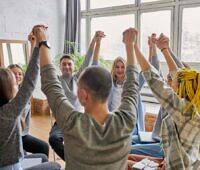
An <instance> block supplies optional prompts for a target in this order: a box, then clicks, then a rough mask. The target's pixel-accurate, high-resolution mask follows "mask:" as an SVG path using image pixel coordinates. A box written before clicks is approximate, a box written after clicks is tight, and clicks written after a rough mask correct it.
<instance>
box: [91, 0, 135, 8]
mask: <svg viewBox="0 0 200 170" xmlns="http://www.w3.org/2000/svg"><path fill="white" fill-rule="evenodd" d="M133 3H135V1H134V0H123V1H122V0H91V1H90V4H91V8H104V7H111V6H119V5H127V4H133Z"/></svg>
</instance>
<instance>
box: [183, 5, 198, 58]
mask: <svg viewBox="0 0 200 170" xmlns="http://www.w3.org/2000/svg"><path fill="white" fill-rule="evenodd" d="M199 16H200V7H196V8H185V9H183V20H182V43H181V44H182V46H181V58H182V60H183V61H186V62H200V57H199V54H200V31H199V30H200V20H199Z"/></svg>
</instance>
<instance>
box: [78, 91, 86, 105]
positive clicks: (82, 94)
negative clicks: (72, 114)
mask: <svg viewBox="0 0 200 170" xmlns="http://www.w3.org/2000/svg"><path fill="white" fill-rule="evenodd" d="M78 98H79V101H80V103H81V105H82V106H85V105H86V103H87V100H88V93H87V91H86V90H85V89H83V88H78Z"/></svg>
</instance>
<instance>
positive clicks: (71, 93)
mask: <svg viewBox="0 0 200 170" xmlns="http://www.w3.org/2000/svg"><path fill="white" fill-rule="evenodd" d="M97 37H98V34H97V33H96V34H95V35H94V37H93V39H92V41H91V43H90V46H89V49H88V52H87V54H86V58H85V60H84V62H83V64H82V65H81V67H80V69H79V70H78V71H77V72H76V73H75V74H73V72H74V61H73V58H72V56H71V55H70V54H65V55H63V56H62V57H61V59H60V70H61V72H62V75H61V76H59V80H60V81H61V85H62V87H63V89H64V92H65V95H66V96H67V98H68V100H69V102H70V103H71V104H72V105H73V106H74V108H75V109H76V110H77V111H83V107H82V106H81V104H80V102H79V101H78V97H77V80H78V78H79V76H80V74H81V72H82V71H83V70H84V69H85V68H87V67H88V66H89V65H90V64H91V60H92V56H93V52H94V46H95V43H96V39H97ZM49 143H50V145H51V147H52V149H53V150H54V151H55V152H56V154H57V155H58V156H60V158H62V160H65V157H64V144H63V134H62V131H61V129H60V128H59V127H58V125H57V122H55V123H54V125H53V127H52V129H51V132H50V135H49Z"/></svg>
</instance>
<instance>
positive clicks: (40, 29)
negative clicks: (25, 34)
mask: <svg viewBox="0 0 200 170" xmlns="http://www.w3.org/2000/svg"><path fill="white" fill-rule="evenodd" d="M47 28H48V27H47V26H45V25H35V26H34V27H33V31H32V32H33V35H34V36H35V37H36V43H37V44H39V43H40V42H41V41H47V39H48V36H47Z"/></svg>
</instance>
